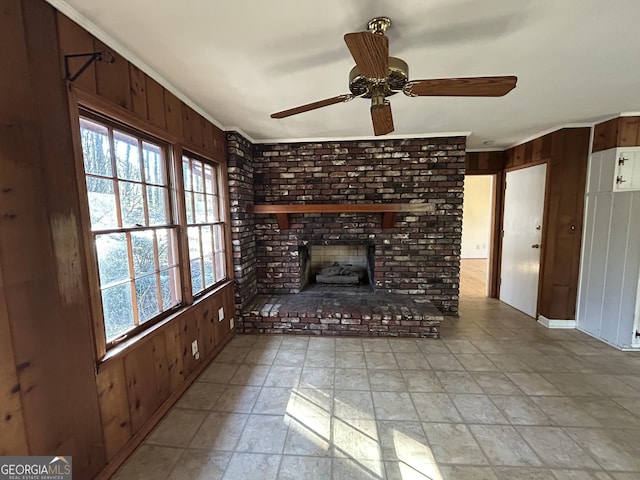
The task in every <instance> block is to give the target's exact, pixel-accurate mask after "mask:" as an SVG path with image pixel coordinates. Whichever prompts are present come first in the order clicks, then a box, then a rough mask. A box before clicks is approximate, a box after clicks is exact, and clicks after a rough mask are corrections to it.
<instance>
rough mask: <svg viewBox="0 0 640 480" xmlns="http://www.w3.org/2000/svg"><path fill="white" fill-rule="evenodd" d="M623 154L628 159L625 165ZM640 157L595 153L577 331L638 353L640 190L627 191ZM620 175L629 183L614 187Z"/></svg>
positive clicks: (615, 152) (587, 204)
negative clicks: (622, 161)
mask: <svg viewBox="0 0 640 480" xmlns="http://www.w3.org/2000/svg"><path fill="white" fill-rule="evenodd" d="M621 151H624V152H625V155H627V157H625V158H629V160H628V161H625V162H624V165H622V164H621V163H620V162H619V158H620V153H621ZM638 151H640V149H610V150H605V151H602V152H596V153H594V154H592V155H591V158H590V160H589V169H588V180H587V193H586V201H585V217H584V238H583V247H582V261H581V268H580V294H579V300H578V314H577V326H578V328H579V329H580V330H583V331H585V332H587V333H589V334H591V335H593V336H594V337H597V338H600V339H602V340H604V341H606V342H607V343H610V344H611V345H615V346H617V347H619V348H636V347H640V345H638V344H637V343H636V337H635V332H636V330H637V329H638V325H637V322H638V319H637V316H638V309H639V306H638V302H639V301H640V299H639V298H638V296H639V293H638V290H639V287H640V286H639V285H638V283H639V282H638V278H639V275H640V184H637V187H636V189H634V188H627V187H633V185H634V181H637V180H635V178H636V177H635V176H634V175H637V173H636V172H637V171H638V170H637V169H638V168H639V166H640V164H638V162H640V160H636V159H637V158H638V156H637V152H638ZM629 152H632V153H633V156H632V155H629ZM632 159H633V160H632ZM621 167H623V170H622V173H620V172H621V170H620V168H621ZM621 174H622V175H624V176H625V177H626V179H627V180H628V181H626V182H616V177H618V176H619V175H621ZM621 185H622V187H621Z"/></svg>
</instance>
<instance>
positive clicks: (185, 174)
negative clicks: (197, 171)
mask: <svg viewBox="0 0 640 480" xmlns="http://www.w3.org/2000/svg"><path fill="white" fill-rule="evenodd" d="M182 178H183V179H184V189H185V190H191V171H190V170H189V159H188V158H187V157H182Z"/></svg>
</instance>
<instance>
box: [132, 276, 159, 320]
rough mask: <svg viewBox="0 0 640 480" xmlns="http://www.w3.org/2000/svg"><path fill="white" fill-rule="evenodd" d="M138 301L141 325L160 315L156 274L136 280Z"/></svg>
mask: <svg viewBox="0 0 640 480" xmlns="http://www.w3.org/2000/svg"><path fill="white" fill-rule="evenodd" d="M136 300H137V302H138V317H139V318H140V323H144V322H146V321H147V320H149V319H150V318H153V317H155V316H156V315H158V314H159V313H160V310H159V309H158V287H157V284H156V276H155V274H152V275H147V276H146V277H142V278H137V279H136Z"/></svg>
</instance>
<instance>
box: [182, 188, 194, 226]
mask: <svg viewBox="0 0 640 480" xmlns="http://www.w3.org/2000/svg"><path fill="white" fill-rule="evenodd" d="M184 206H185V208H186V210H187V223H194V221H193V193H191V192H184Z"/></svg>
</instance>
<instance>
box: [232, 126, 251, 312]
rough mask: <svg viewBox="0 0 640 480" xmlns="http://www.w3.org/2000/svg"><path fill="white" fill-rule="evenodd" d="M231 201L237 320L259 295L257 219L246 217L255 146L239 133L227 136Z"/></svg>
mask: <svg viewBox="0 0 640 480" xmlns="http://www.w3.org/2000/svg"><path fill="white" fill-rule="evenodd" d="M227 148H228V161H227V162H228V163H227V167H228V175H229V200H230V209H231V240H232V244H233V269H234V276H235V281H236V288H235V296H236V310H237V312H236V313H237V315H236V316H237V318H240V311H241V310H242V309H243V308H244V307H245V306H246V304H247V303H248V302H249V301H250V300H251V299H252V298H253V297H254V296H255V295H256V293H257V292H258V286H257V280H256V255H255V253H256V239H255V235H254V215H253V214H250V213H247V206H248V205H250V204H252V203H253V202H254V199H253V155H252V148H253V145H252V144H251V142H249V141H248V140H247V139H246V138H244V137H243V136H242V135H240V134H239V133H237V132H227Z"/></svg>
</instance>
